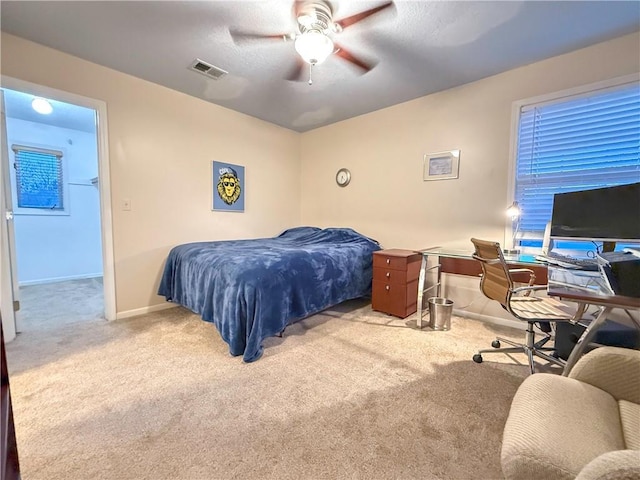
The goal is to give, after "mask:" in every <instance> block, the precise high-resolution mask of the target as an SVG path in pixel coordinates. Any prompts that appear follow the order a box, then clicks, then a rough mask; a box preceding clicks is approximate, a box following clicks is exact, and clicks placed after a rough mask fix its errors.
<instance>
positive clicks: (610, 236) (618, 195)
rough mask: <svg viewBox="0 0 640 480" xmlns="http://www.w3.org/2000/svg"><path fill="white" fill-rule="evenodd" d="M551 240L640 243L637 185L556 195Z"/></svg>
mask: <svg viewBox="0 0 640 480" xmlns="http://www.w3.org/2000/svg"><path fill="white" fill-rule="evenodd" d="M551 237H554V238H556V239H581V240H594V241H605V242H616V241H640V182H638V183H631V184H628V185H618V186H615V187H605V188H596V189H592V190H582V191H578V192H568V193H557V194H555V195H554V197H553V213H552V216H551Z"/></svg>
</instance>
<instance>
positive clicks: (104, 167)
mask: <svg viewBox="0 0 640 480" xmlns="http://www.w3.org/2000/svg"><path fill="white" fill-rule="evenodd" d="M2 83H3V86H2V90H3V96H4V107H5V108H4V110H5V113H6V119H5V120H6V123H5V125H6V133H5V136H6V139H7V142H6V145H7V148H6V151H5V156H6V157H7V160H8V164H9V166H10V169H9V170H10V177H11V182H10V190H11V198H12V201H13V202H12V210H13V219H12V222H13V223H12V226H13V229H12V230H13V232H14V245H15V247H14V250H15V252H14V253H15V254H14V255H13V262H11V263H12V273H13V277H14V279H15V280H14V285H17V287H16V286H14V289H13V290H14V292H13V297H14V298H13V300H14V304H19V306H20V308H19V309H18V311H17V312H16V315H15V320H14V321H15V330H16V332H29V331H36V330H41V329H48V328H55V327H58V326H61V325H65V324H73V323H78V322H87V321H96V320H99V319H107V320H112V319H114V318H115V285H114V274H113V247H112V244H111V210H110V195H109V176H108V171H109V169H108V155H107V149H106V145H107V141H106V128H104V127H105V126H106V122H105V120H106V106H105V105H104V104H103V103H102V102H99V101H95V100H92V99H86V98H84V97H78V96H75V95H72V94H69V93H66V92H59V91H55V90H53V89H47V88H44V87H39V86H35V85H31V84H27V83H26V82H22V81H18V80H9V81H7V79H6V78H5V77H3V82H2ZM9 84H11V85H9ZM36 99H38V102H41V103H43V102H44V105H45V107H46V108H47V109H48V112H49V113H46V111H45V112H44V113H42V112H40V113H39V112H37V111H36V110H35V107H36V105H35V103H34V100H36ZM7 183H9V182H7ZM8 218H9V217H8ZM15 300H17V302H15ZM2 301H3V302H4V301H5V298H2ZM5 332H6V331H5Z"/></svg>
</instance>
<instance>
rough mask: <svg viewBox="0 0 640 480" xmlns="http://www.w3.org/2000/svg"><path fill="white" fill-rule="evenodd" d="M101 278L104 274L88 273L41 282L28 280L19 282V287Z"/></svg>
mask: <svg viewBox="0 0 640 480" xmlns="http://www.w3.org/2000/svg"><path fill="white" fill-rule="evenodd" d="M101 276H102V273H86V274H83V275H70V276H68V277H52V278H44V279H40V280H26V281H22V282H18V286H20V287H28V286H29V285H43V284H45V283H58V282H66V281H67V280H82V279H85V278H98V277H101Z"/></svg>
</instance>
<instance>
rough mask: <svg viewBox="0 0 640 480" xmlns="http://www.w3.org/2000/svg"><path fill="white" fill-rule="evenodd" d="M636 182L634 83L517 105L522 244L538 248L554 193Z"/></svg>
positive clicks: (638, 92)
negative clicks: (518, 106)
mask: <svg viewBox="0 0 640 480" xmlns="http://www.w3.org/2000/svg"><path fill="white" fill-rule="evenodd" d="M638 181H640V85H639V84H638V83H637V81H635V82H633V83H626V84H624V85H618V86H616V87H609V88H606V89H602V88H601V89H598V90H591V91H589V92H583V93H581V94H578V95H573V96H566V95H565V96H562V97H561V98H558V97H556V98H555V99H553V100H551V101H549V100H548V99H547V101H544V102H538V103H528V104H522V105H521V106H520V110H519V116H518V130H517V146H516V159H515V200H516V201H517V202H518V204H519V205H520V208H521V211H522V217H521V219H520V227H519V228H520V232H519V238H520V244H521V245H522V246H525V247H526V246H532V247H536V246H537V247H539V246H541V244H542V236H543V234H544V229H545V225H546V224H547V222H549V221H550V220H551V211H552V207H553V195H554V194H556V193H563V192H573V191H578V190H587V189H591V188H598V187H607V186H614V185H622V184H627V183H634V182H638ZM570 248H580V247H576V245H571V246H570ZM583 248H587V247H583Z"/></svg>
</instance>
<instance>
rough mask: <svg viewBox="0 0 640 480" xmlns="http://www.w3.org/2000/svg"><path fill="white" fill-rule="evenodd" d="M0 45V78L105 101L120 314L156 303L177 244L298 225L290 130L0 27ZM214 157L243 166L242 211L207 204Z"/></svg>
mask: <svg viewBox="0 0 640 480" xmlns="http://www.w3.org/2000/svg"><path fill="white" fill-rule="evenodd" d="M1 48H2V57H1V58H2V75H6V76H9V77H13V78H17V79H20V80H24V81H27V82H32V83H35V84H39V85H43V86H47V87H51V88H55V89H58V90H62V91H65V92H70V93H73V94H77V95H82V96H85V97H90V98H94V99H98V100H102V101H104V102H106V104H107V110H108V129H109V153H110V163H111V171H110V175H111V196H112V207H113V239H114V254H115V277H116V302H117V311H118V312H119V313H122V312H127V311H131V310H136V309H139V308H144V307H147V306H150V305H154V304H160V303H163V301H164V299H162V298H161V297H158V296H157V295H156V294H155V292H156V290H157V286H158V282H159V277H160V274H161V270H162V267H163V264H164V260H165V258H166V255H167V253H168V251H169V249H170V248H171V247H172V246H174V245H176V244H179V243H184V242H192V241H199V240H212V239H231V238H255V237H263V236H272V235H275V234H278V233H280V232H281V231H282V230H284V229H285V228H288V227H291V226H294V225H298V224H299V223H300V207H299V205H300V195H301V193H300V188H299V184H300V166H299V135H298V134H297V133H295V132H293V131H290V130H287V129H284V128H281V127H278V126H274V125H271V124H269V123H266V122H263V121H261V120H257V119H255V118H253V117H249V116H246V115H243V114H240V113H236V112H233V111H231V110H228V109H225V108H222V107H219V106H217V105H213V104H211V103H208V102H205V101H203V100H199V99H196V98H194V97H191V96H188V95H184V94H182V93H178V92H176V91H174V90H170V89H168V88H165V87H161V86H159V85H156V84H153V83H150V82H147V81H144V80H141V79H138V78H135V77H132V76H129V75H125V74H122V73H120V72H117V71H115V70H111V69H108V68H104V67H101V66H98V65H96V64H93V63H90V62H86V61H84V60H81V59H79V58H76V57H73V56H70V55H66V54H63V53H61V52H59V51H56V50H52V49H49V48H46V47H43V46H41V45H38V44H35V43H31V42H28V41H25V40H23V39H20V38H18V37H15V36H11V35H7V34H5V33H3V34H2V45H1ZM203 81H208V80H207V79H205V78H204V77H203ZM212 160H219V161H223V162H229V163H234V164H239V165H244V166H245V174H246V187H247V188H246V197H245V212H244V213H223V212H212V211H211V202H212V197H211V195H212V192H211V188H212V187H211V180H210V178H211V161H212ZM279 185H287V188H286V189H283V188H279V187H278V186H279ZM125 198H128V199H130V200H131V204H132V210H131V211H123V210H122V208H121V204H122V200H123V199H125Z"/></svg>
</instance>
